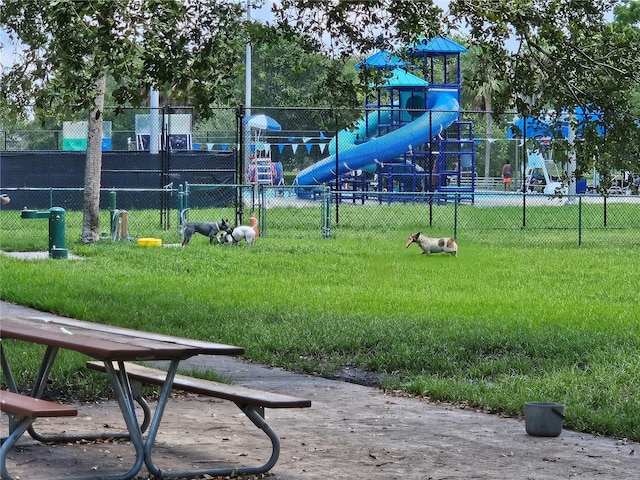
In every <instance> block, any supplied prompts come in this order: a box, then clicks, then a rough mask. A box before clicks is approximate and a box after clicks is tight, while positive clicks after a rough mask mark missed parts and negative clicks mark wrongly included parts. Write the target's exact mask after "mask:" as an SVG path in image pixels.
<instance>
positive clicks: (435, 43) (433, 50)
mask: <svg viewBox="0 0 640 480" xmlns="http://www.w3.org/2000/svg"><path fill="white" fill-rule="evenodd" d="M466 51H467V49H466V48H465V47H463V46H462V45H460V44H459V43H456V42H454V41H453V40H449V39H448V38H443V37H433V38H431V39H427V38H424V39H422V40H420V41H418V42H417V43H414V44H413V45H410V46H409V55H412V56H420V55H429V56H437V55H452V54H458V53H464V52H466Z"/></svg>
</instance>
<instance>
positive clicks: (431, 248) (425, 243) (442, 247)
mask: <svg viewBox="0 0 640 480" xmlns="http://www.w3.org/2000/svg"><path fill="white" fill-rule="evenodd" d="M414 242H415V243H417V244H418V245H420V248H421V249H422V253H425V254H427V255H431V254H432V253H440V252H443V253H450V254H451V255H453V256H454V257H455V256H456V255H457V254H458V244H457V243H456V241H455V240H454V239H453V238H449V237H442V238H430V237H425V236H424V235H422V234H421V233H420V232H418V233H414V234H413V235H411V236H410V237H409V238H408V239H407V245H406V246H405V248H409V245H411V244H412V243H414Z"/></svg>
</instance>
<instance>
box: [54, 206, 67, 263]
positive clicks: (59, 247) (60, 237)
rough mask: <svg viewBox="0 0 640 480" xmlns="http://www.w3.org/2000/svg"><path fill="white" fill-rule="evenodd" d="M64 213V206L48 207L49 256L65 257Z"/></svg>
mask: <svg viewBox="0 0 640 480" xmlns="http://www.w3.org/2000/svg"><path fill="white" fill-rule="evenodd" d="M65 224H66V220H65V214H64V208H60V207H53V208H50V209H49V256H50V257H51V258H67V257H68V255H69V252H68V250H67V249H66V248H65V244H66V237H65Z"/></svg>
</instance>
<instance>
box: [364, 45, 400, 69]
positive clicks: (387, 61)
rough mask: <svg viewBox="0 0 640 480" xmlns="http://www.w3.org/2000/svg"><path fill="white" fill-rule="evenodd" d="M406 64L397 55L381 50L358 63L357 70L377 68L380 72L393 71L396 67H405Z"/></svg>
mask: <svg viewBox="0 0 640 480" xmlns="http://www.w3.org/2000/svg"><path fill="white" fill-rule="evenodd" d="M405 65H406V64H405V63H404V60H402V59H401V58H400V57H398V56H397V55H394V54H393V53H391V52H389V51H387V50H380V51H379V52H378V53H374V54H373V55H371V56H370V57H368V58H367V59H365V60H363V61H362V62H358V63H356V68H358V69H359V68H363V67H368V68H377V69H379V70H384V69H391V68H396V67H404V66H405Z"/></svg>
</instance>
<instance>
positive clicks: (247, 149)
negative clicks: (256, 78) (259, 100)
mask: <svg viewBox="0 0 640 480" xmlns="http://www.w3.org/2000/svg"><path fill="white" fill-rule="evenodd" d="M250 2H251V0H247V23H249V22H250V21H251V3H250ZM244 106H245V111H244V112H245V117H248V116H249V115H251V41H250V39H249V38H247V46H246V48H245V72H244ZM243 141H244V165H243V166H242V168H243V170H242V171H243V172H246V171H247V167H248V166H249V161H250V158H249V157H250V156H251V129H250V128H248V127H245V129H244V139H243Z"/></svg>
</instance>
